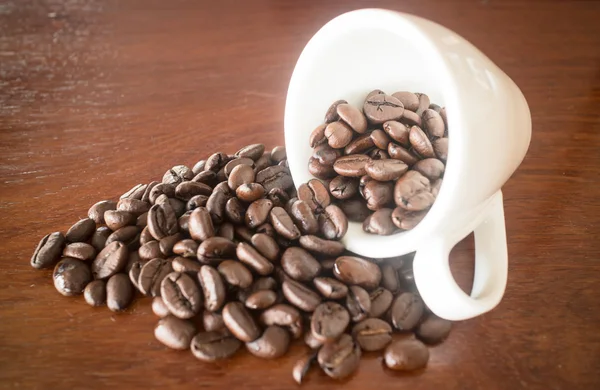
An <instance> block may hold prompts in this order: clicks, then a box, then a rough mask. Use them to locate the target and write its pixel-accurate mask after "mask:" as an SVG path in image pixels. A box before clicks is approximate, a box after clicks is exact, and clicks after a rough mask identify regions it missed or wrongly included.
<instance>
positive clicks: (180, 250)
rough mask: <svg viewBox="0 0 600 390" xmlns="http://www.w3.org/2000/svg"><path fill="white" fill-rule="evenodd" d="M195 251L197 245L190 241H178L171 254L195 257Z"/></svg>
mask: <svg viewBox="0 0 600 390" xmlns="http://www.w3.org/2000/svg"><path fill="white" fill-rule="evenodd" d="M197 251H198V243H197V242H196V241H194V240H190V239H184V240H180V241H178V242H177V243H175V246H173V253H175V254H176V255H179V256H183V257H196V252H197Z"/></svg>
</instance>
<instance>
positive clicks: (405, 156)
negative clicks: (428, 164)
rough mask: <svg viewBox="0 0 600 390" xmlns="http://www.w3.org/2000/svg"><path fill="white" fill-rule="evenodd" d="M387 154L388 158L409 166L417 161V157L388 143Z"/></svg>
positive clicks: (398, 146) (400, 147)
mask: <svg viewBox="0 0 600 390" xmlns="http://www.w3.org/2000/svg"><path fill="white" fill-rule="evenodd" d="M388 153H389V156H390V158H393V159H395V160H400V161H402V162H404V163H405V164H407V165H409V166H410V165H413V164H415V163H416V162H417V161H419V157H418V156H416V155H415V154H414V153H413V152H411V151H409V150H407V149H404V148H403V147H402V146H400V145H396V144H395V143H393V142H390V144H389V145H388Z"/></svg>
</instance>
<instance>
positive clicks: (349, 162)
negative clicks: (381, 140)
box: [333, 154, 371, 177]
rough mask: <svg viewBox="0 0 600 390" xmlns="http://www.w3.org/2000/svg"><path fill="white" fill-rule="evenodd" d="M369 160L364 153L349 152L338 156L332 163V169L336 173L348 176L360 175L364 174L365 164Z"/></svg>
mask: <svg viewBox="0 0 600 390" xmlns="http://www.w3.org/2000/svg"><path fill="white" fill-rule="evenodd" d="M369 161H371V158H369V156H366V155H364V154H351V155H349V156H343V157H340V158H338V159H337V160H336V161H335V163H334V164H333V169H334V170H335V172H336V173H337V174H338V175H342V176H348V177H360V176H363V175H366V170H365V166H366V164H367V162H369Z"/></svg>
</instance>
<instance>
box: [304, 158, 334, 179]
mask: <svg viewBox="0 0 600 390" xmlns="http://www.w3.org/2000/svg"><path fill="white" fill-rule="evenodd" d="M308 172H309V173H310V174H311V175H313V176H314V177H316V178H318V179H321V180H329V179H331V178H333V177H335V175H336V173H335V171H334V170H333V165H332V166H328V165H324V164H321V163H320V162H319V160H318V159H316V158H314V157H311V158H309V159H308Z"/></svg>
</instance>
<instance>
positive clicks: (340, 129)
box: [325, 122, 353, 149]
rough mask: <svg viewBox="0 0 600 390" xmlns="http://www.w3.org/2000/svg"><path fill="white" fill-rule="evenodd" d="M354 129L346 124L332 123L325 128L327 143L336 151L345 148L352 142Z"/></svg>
mask: <svg viewBox="0 0 600 390" xmlns="http://www.w3.org/2000/svg"><path fill="white" fill-rule="evenodd" d="M352 136H353V132H352V128H351V127H350V126H348V125H347V124H346V123H344V122H332V123H330V124H328V125H327V127H326V128H325V137H327V143H328V144H329V146H331V147H332V148H334V149H341V148H344V147H345V146H346V145H348V144H349V143H350V141H352Z"/></svg>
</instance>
